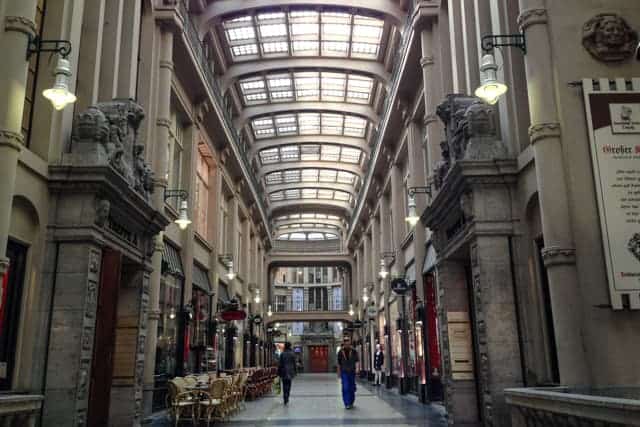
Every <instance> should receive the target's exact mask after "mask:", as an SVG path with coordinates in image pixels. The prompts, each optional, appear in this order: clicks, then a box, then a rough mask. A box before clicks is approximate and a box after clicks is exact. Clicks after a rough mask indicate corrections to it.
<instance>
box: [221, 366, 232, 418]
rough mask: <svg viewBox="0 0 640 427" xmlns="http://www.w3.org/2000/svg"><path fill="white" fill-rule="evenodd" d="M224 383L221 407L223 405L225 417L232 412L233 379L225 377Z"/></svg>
mask: <svg viewBox="0 0 640 427" xmlns="http://www.w3.org/2000/svg"><path fill="white" fill-rule="evenodd" d="M223 381H224V394H223V400H222V401H223V405H224V410H225V413H226V416H229V414H231V413H232V412H233V409H234V407H233V401H234V396H233V377H230V376H228V377H225V378H223Z"/></svg>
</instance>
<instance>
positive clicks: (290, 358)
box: [278, 342, 296, 405]
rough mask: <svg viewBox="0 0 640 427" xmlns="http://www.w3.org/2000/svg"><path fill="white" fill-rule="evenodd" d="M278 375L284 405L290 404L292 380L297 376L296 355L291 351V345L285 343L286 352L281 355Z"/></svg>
mask: <svg viewBox="0 0 640 427" xmlns="http://www.w3.org/2000/svg"><path fill="white" fill-rule="evenodd" d="M278 375H279V376H280V379H281V381H282V397H283V399H284V404H285V405H286V404H287V403H289V393H290V392H291V380H292V379H293V377H295V376H296V355H295V354H293V351H291V343H290V342H285V343H284V351H283V352H282V354H281V355H280V361H279V363H278Z"/></svg>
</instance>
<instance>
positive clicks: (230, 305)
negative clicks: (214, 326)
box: [218, 299, 247, 322]
mask: <svg viewBox="0 0 640 427" xmlns="http://www.w3.org/2000/svg"><path fill="white" fill-rule="evenodd" d="M218 317H220V318H221V319H222V320H226V321H227V322H228V321H231V320H244V319H245V318H246V317H247V312H246V311H244V310H242V308H241V307H240V303H239V302H238V300H236V299H231V300H230V301H229V302H227V303H225V304H223V307H222V311H221V312H220V313H219V314H218Z"/></svg>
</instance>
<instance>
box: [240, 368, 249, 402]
mask: <svg viewBox="0 0 640 427" xmlns="http://www.w3.org/2000/svg"><path fill="white" fill-rule="evenodd" d="M248 380H249V372H243V373H242V375H241V378H240V407H241V408H242V409H245V408H246V407H247V406H246V404H245V400H246V399H247V381H248Z"/></svg>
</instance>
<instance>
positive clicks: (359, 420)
mask: <svg viewBox="0 0 640 427" xmlns="http://www.w3.org/2000/svg"><path fill="white" fill-rule="evenodd" d="M357 388H358V389H357V393H356V403H355V407H354V408H353V409H350V410H347V409H345V408H344V406H343V404H342V398H341V395H340V383H339V380H338V378H337V377H336V376H335V375H334V374H302V375H299V376H298V377H297V378H295V379H294V381H293V386H292V388H291V398H290V401H289V405H287V406H285V405H283V404H282V396H275V395H270V396H265V397H263V398H261V399H258V400H256V401H253V402H247V405H246V406H247V407H246V409H245V410H243V411H241V412H239V413H238V414H236V415H235V416H233V417H232V418H231V419H230V420H229V421H227V422H225V423H217V424H216V425H220V426H228V427H271V426H291V427H295V426H300V427H315V426H318V427H320V426H375V427H386V426H394V427H416V426H422V427H445V426H446V425H447V422H446V418H445V416H444V409H443V408H442V406H440V405H423V404H420V403H419V402H418V401H417V400H416V399H415V398H412V397H408V396H398V395H396V394H394V393H392V392H389V391H387V390H385V389H384V387H373V386H371V385H368V384H367V385H364V384H362V383H358V386H357ZM158 421H159V422H157V423H155V422H154V424H153V425H154V427H155V426H156V425H157V426H158V427H161V426H162V427H164V426H168V425H169V423H168V422H160V420H158ZM181 425H182V424H181ZM184 425H188V423H185V424H184Z"/></svg>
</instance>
